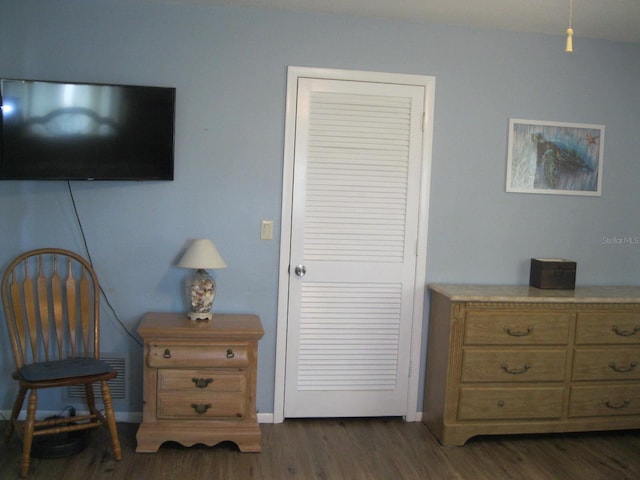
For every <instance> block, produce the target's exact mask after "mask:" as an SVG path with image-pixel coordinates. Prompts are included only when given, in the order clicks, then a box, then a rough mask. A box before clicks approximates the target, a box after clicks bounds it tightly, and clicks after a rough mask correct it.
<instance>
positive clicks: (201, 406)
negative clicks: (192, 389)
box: [191, 403, 212, 415]
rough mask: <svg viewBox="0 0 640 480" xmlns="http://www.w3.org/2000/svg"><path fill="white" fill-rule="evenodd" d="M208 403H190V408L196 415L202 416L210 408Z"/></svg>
mask: <svg viewBox="0 0 640 480" xmlns="http://www.w3.org/2000/svg"><path fill="white" fill-rule="evenodd" d="M211 406H212V405H211V404H210V403H192V404H191V408H193V409H194V410H195V411H196V413H197V414H200V415H202V414H203V413H207V410H209V409H210V408H211Z"/></svg>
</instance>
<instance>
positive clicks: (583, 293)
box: [429, 284, 640, 303]
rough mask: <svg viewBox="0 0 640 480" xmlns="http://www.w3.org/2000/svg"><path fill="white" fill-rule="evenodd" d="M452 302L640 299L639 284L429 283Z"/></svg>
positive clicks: (625, 300) (639, 300)
mask: <svg viewBox="0 0 640 480" xmlns="http://www.w3.org/2000/svg"><path fill="white" fill-rule="evenodd" d="M429 289H430V290H432V291H433V292H437V293H440V294H441V295H444V296H446V297H448V298H450V299H451V300H452V301H455V302H530V303H640V286H584V287H576V288H575V290H549V289H540V288H536V287H531V286H529V285H463V284H430V285H429Z"/></svg>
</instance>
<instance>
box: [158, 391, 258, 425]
mask: <svg viewBox="0 0 640 480" xmlns="http://www.w3.org/2000/svg"><path fill="white" fill-rule="evenodd" d="M245 401H246V396H245V395H244V394H242V393H225V392H219V393H215V394H206V393H181V394H180V395H176V394H170V393H159V394H158V418H163V419H170V418H181V419H190V420H197V419H205V420H211V419H214V418H229V419H233V420H239V419H241V418H243V417H244V412H245V409H246V406H245ZM203 428H205V427H204V425H203Z"/></svg>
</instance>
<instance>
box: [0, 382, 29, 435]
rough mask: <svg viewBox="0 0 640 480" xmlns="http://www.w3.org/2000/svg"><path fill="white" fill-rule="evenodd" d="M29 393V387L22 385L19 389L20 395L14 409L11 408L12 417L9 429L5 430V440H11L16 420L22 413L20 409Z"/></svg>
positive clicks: (14, 403) (17, 396)
mask: <svg viewBox="0 0 640 480" xmlns="http://www.w3.org/2000/svg"><path fill="white" fill-rule="evenodd" d="M26 395H27V388H26V387H23V386H20V390H19V391H18V395H16V400H15V402H13V410H11V418H10V419H9V424H8V425H7V429H6V430H5V432H4V441H5V442H8V441H9V440H11V436H12V435H13V432H14V430H15V422H16V421H17V420H18V415H20V410H22V405H23V404H24V397H25V396H26Z"/></svg>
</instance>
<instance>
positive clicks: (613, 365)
mask: <svg viewBox="0 0 640 480" xmlns="http://www.w3.org/2000/svg"><path fill="white" fill-rule="evenodd" d="M637 366H638V362H636V361H635V360H634V361H633V362H631V363H630V364H629V366H628V367H619V366H617V365H616V362H611V363H610V364H609V368H610V369H611V370H613V371H614V372H618V373H629V372H632V371H633V369H634V368H636V367H637Z"/></svg>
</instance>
